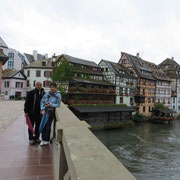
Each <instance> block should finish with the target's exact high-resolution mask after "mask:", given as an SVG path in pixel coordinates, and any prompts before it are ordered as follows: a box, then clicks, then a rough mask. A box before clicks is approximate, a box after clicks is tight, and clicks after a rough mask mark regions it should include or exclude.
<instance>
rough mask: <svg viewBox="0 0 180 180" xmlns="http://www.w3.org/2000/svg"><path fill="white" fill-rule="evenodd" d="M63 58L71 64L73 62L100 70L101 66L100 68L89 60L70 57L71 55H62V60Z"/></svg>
mask: <svg viewBox="0 0 180 180" xmlns="http://www.w3.org/2000/svg"><path fill="white" fill-rule="evenodd" d="M62 56H63V57H64V58H65V59H66V60H68V61H69V62H71V63H75V64H81V65H86V66H92V67H96V68H99V66H98V65H97V64H96V63H95V62H93V61H88V60H84V59H80V58H76V57H72V56H69V55H67V54H63V55H61V56H60V58H61V57H62Z"/></svg>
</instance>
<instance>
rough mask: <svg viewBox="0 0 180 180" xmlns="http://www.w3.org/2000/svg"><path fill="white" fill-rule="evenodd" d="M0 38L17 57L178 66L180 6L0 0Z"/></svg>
mask: <svg viewBox="0 0 180 180" xmlns="http://www.w3.org/2000/svg"><path fill="white" fill-rule="evenodd" d="M0 36H1V37H2V39H3V40H4V41H5V42H6V44H7V45H8V46H9V47H11V48H14V49H16V50H18V51H20V52H21V53H24V52H26V53H31V54H32V51H33V50H38V52H39V53H42V54H45V53H48V54H49V56H51V55H52V54H53V53H56V54H57V55H60V54H62V53H66V54H69V55H72V56H75V57H79V58H84V59H87V60H93V61H95V62H97V63H98V62H99V61H100V60H101V59H107V60H111V61H115V62H117V61H118V60H119V58H120V53H121V51H123V52H127V53H130V54H134V55H136V53H137V52H139V53H140V56H141V57H142V58H143V59H145V60H149V61H152V62H155V63H157V64H158V63H160V62H161V61H162V60H164V59H165V58H167V57H172V56H173V57H174V58H175V60H176V61H177V62H179V63H180V1H179V0H110V1H108V0H13V1H12V0H0Z"/></svg>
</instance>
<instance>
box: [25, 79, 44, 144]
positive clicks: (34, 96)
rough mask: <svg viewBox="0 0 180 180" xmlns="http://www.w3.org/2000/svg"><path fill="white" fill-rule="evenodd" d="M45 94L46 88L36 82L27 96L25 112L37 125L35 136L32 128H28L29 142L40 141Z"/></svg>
mask: <svg viewBox="0 0 180 180" xmlns="http://www.w3.org/2000/svg"><path fill="white" fill-rule="evenodd" d="M44 94H45V92H44V89H43V88H42V83H41V82H36V83H35V89H33V90H31V91H30V92H29V93H28V95H27V98H26V101H25V104H24V112H25V116H27V115H28V116H29V118H30V121H31V124H32V126H33V127H34V126H35V136H33V133H32V132H31V130H30V129H28V133H29V144H31V145H32V144H36V143H40V140H39V125H40V122H41V116H42V115H41V113H40V102H41V99H42V97H43V95H44Z"/></svg>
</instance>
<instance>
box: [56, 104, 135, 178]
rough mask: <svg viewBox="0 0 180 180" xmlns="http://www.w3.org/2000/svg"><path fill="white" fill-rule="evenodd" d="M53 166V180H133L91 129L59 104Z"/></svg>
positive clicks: (64, 106)
mask: <svg viewBox="0 0 180 180" xmlns="http://www.w3.org/2000/svg"><path fill="white" fill-rule="evenodd" d="M56 120H57V122H56V127H55V133H54V135H55V139H54V140H53V165H54V179H55V180H100V179H103V180H121V179H122V180H135V179H136V178H135V177H134V176H133V175H132V174H131V173H130V172H129V171H128V170H127V169H126V168H125V167H124V166H123V164H122V163H121V162H120V161H119V160H118V159H117V158H116V157H115V156H114V155H113V154H112V153H111V152H110V151H109V150H108V149H107V148H106V147H105V146H104V145H103V144H102V143H101V142H100V141H99V140H98V139H97V138H96V136H95V135H94V134H93V133H92V132H91V130H90V126H89V125H88V124H87V123H86V122H85V121H80V120H79V119H78V118H77V117H76V116H75V115H74V114H73V113H72V112H71V111H70V110H69V109H68V108H67V107H66V105H64V104H62V105H61V107H60V108H57V110H56Z"/></svg>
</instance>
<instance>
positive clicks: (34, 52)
mask: <svg viewBox="0 0 180 180" xmlns="http://www.w3.org/2000/svg"><path fill="white" fill-rule="evenodd" d="M37 54H38V51H37V50H33V57H34V59H35V61H37V60H38V59H37Z"/></svg>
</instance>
